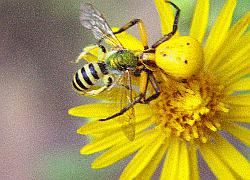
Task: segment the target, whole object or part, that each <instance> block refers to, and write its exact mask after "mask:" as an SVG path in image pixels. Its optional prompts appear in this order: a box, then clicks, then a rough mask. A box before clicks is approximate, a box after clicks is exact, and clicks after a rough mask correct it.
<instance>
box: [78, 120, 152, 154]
mask: <svg viewBox="0 0 250 180" xmlns="http://www.w3.org/2000/svg"><path fill="white" fill-rule="evenodd" d="M150 125H151V120H150V119H147V120H145V121H142V122H140V123H138V124H136V136H140V135H138V134H139V133H141V132H142V131H143V130H144V129H146V128H148V127H149V126H150ZM127 142H128V139H127V138H126V136H124V134H123V133H122V132H121V131H110V132H105V133H103V135H102V136H100V137H96V138H95V140H94V141H92V142H91V143H89V144H87V145H86V146H84V147H83V148H82V149H81V151H80V153H81V154H93V153H96V152H99V151H102V150H105V149H107V148H110V147H112V146H114V145H117V144H124V143H127Z"/></svg>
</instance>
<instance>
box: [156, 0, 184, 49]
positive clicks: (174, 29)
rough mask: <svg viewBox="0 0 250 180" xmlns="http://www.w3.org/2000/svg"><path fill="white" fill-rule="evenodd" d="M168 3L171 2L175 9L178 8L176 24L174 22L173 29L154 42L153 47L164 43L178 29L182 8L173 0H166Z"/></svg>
mask: <svg viewBox="0 0 250 180" xmlns="http://www.w3.org/2000/svg"><path fill="white" fill-rule="evenodd" d="M165 2H166V3H169V4H171V5H172V6H173V7H174V8H175V9H176V13H175V18H174V24H173V30H172V31H171V32H170V33H168V34H166V35H164V36H163V37H162V38H161V39H159V40H158V41H157V42H156V43H154V44H153V45H152V48H156V47H157V46H159V45H160V44H162V43H163V42H165V41H167V40H169V39H170V38H171V37H172V36H173V35H175V33H176V31H177V29H178V22H179V16H180V11H181V10H180V8H179V7H178V6H176V5H175V4H174V3H172V2H171V1H165Z"/></svg>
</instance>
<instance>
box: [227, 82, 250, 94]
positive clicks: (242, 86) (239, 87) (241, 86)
mask: <svg viewBox="0 0 250 180" xmlns="http://www.w3.org/2000/svg"><path fill="white" fill-rule="evenodd" d="M247 90H250V78H245V79H241V80H239V81H236V82H235V83H233V84H230V85H229V86H228V87H227V89H226V91H227V93H228V94H232V93H233V92H235V91H247Z"/></svg>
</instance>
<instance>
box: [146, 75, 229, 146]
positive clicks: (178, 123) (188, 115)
mask: <svg viewBox="0 0 250 180" xmlns="http://www.w3.org/2000/svg"><path fill="white" fill-rule="evenodd" d="M160 88H161V96H160V97H159V98H157V99H156V100H155V101H153V102H151V104H150V106H152V109H154V111H155V114H156V118H155V123H156V125H159V126H161V127H162V129H163V130H164V132H166V133H167V134H168V135H174V136H178V137H180V138H182V139H183V140H185V141H191V140H194V139H197V140H199V141H200V142H202V143H206V142H207V140H208V139H209V138H210V137H211V134H212V133H214V132H216V131H218V130H220V126H221V123H220V115H221V114H222V113H227V112H228V111H229V107H226V106H225V104H224V103H223V98H224V96H225V95H224V94H223V92H224V91H223V90H224V87H223V86H220V85H219V83H216V81H215V80H214V79H212V78H210V77H206V78H205V76H202V75H200V76H199V77H193V78H192V79H189V80H187V82H185V83H181V82H177V81H174V80H168V82H167V83H165V81H164V83H160Z"/></svg>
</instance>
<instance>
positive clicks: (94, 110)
mask: <svg viewBox="0 0 250 180" xmlns="http://www.w3.org/2000/svg"><path fill="white" fill-rule="evenodd" d="M134 109H135V114H136V116H144V117H146V116H145V115H149V116H151V114H150V113H151V111H150V109H149V107H148V105H145V104H136V105H135V106H134ZM120 110H121V109H120V105H119V104H117V103H98V104H86V105H82V106H77V107H74V108H71V109H69V111H68V113H69V114H70V115H72V116H77V117H85V118H96V119H101V118H106V117H108V116H110V115H113V114H115V113H117V112H119V111H120ZM146 118H147V117H146ZM113 119H115V118H113ZM113 119H112V120H113ZM112 120H110V121H112Z"/></svg>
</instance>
